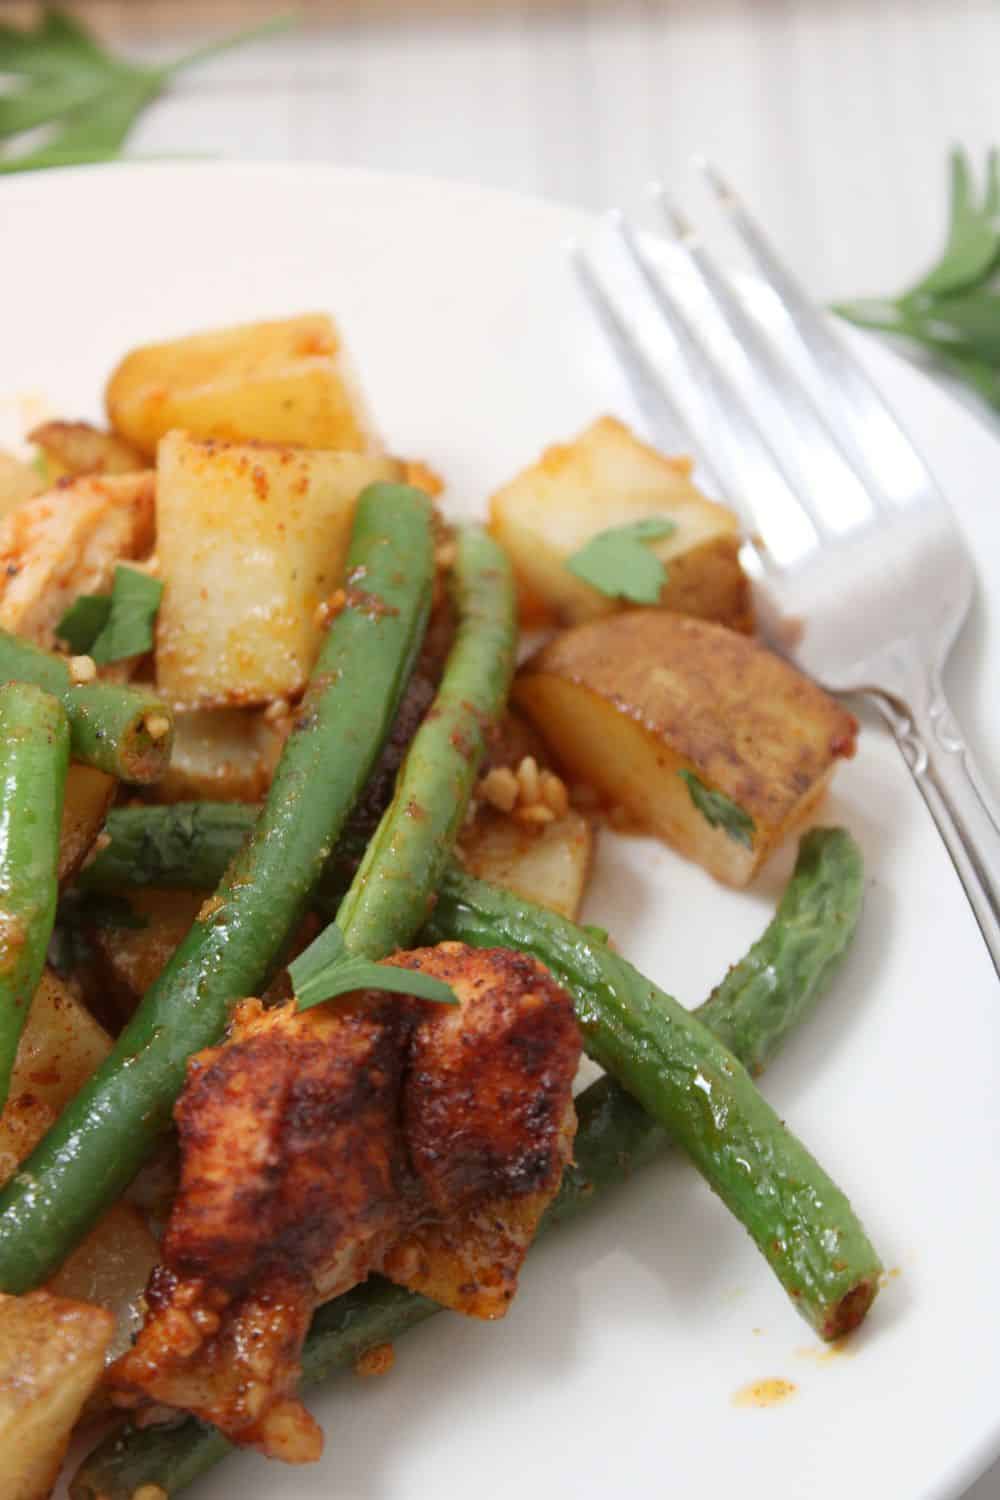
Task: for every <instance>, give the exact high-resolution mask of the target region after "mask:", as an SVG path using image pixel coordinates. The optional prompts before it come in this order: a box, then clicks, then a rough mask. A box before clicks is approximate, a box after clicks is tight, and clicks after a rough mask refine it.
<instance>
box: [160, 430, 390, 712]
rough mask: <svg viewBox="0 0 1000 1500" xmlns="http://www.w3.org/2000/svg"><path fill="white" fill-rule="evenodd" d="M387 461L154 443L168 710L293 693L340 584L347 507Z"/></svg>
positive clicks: (383, 474) (382, 474)
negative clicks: (323, 611)
mask: <svg viewBox="0 0 1000 1500" xmlns="http://www.w3.org/2000/svg"><path fill="white" fill-rule="evenodd" d="M398 473H399V468H398V465H397V464H395V463H394V462H393V460H391V459H387V458H373V457H366V456H364V455H362V454H357V453H323V452H319V451H316V452H308V451H306V450H305V449H302V448H284V447H268V446H256V445H248V444H239V443H217V442H213V441H201V440H200V439H195V438H192V437H191V436H190V435H189V434H187V433H183V432H171V433H169V434H168V436H167V437H165V438H164V439H163V442H162V443H161V444H160V449H159V459H158V478H157V497H156V517H157V555H158V557H159V560H160V577H161V578H162V579H163V582H164V584H165V585H166V587H165V590H164V594H163V600H162V602H161V605H160V611H159V615H158V617H157V634H156V677H157V686H158V687H159V690H160V692H161V693H163V694H164V696H165V697H166V698H168V699H169V700H170V702H171V703H173V704H174V706H175V707H177V708H221V707H224V706H226V705H228V706H230V707H246V706H249V705H252V704H255V703H267V702H269V701H271V700H274V699H278V698H287V697H289V696H291V695H294V694H295V693H298V692H299V691H300V690H301V689H302V687H303V686H304V684H305V681H306V678H307V676H308V674H309V670H310V668H311V667H312V664H313V661H314V659H315V656H316V653H317V651H318V649H319V643H320V639H321V637H322V634H323V624H322V621H321V620H320V618H318V606H319V605H320V604H321V603H323V602H324V601H325V600H327V599H328V598H329V597H330V596H331V595H332V594H333V592H334V590H335V589H336V587H337V586H338V585H339V584H340V583H341V581H342V573H343V564H344V558H345V556H346V553H347V544H348V541H349V538H350V530H351V523H352V521H353V518H354V506H355V502H356V500H357V497H358V495H359V494H360V492H361V491H362V490H363V489H364V488H365V486H366V485H369V484H372V483H373V482H374V481H376V480H380V479H395V478H396V477H397V476H398Z"/></svg>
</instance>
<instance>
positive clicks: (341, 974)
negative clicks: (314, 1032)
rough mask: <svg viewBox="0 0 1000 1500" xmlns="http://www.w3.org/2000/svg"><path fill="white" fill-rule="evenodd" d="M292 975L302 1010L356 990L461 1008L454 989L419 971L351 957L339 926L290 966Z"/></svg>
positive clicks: (317, 940)
mask: <svg viewBox="0 0 1000 1500" xmlns="http://www.w3.org/2000/svg"><path fill="white" fill-rule="evenodd" d="M288 974H289V977H290V979H291V981H292V989H293V990H294V991H295V999H296V1002H297V1004H298V1008H299V1010H308V1009H309V1008H310V1006H313V1005H321V1004H322V1003H323V1001H324V1000H334V999H336V998H337V996H338V995H349V994H352V993H353V992H354V991H355V990H387V991H389V992H390V993H391V994H394V995H415V996H416V998H417V999H418V1000H435V1001H437V1002H438V1004H439V1005H457V1004H458V999H457V997H456V995H455V992H454V990H453V989H452V988H451V986H450V985H447V984H445V983H443V981H442V980H440V979H434V978H432V976H431V975H430V974H421V973H420V971H419V969H396V968H392V967H391V966H387V965H386V964H379V963H372V962H370V960H368V959H366V958H351V957H348V954H347V948H346V945H345V943H344V937H343V933H342V932H341V931H340V928H339V927H338V926H337V925H336V923H335V922H331V923H330V925H329V927H327V928H325V929H324V930H323V932H321V933H320V935H319V937H318V938H316V940H315V942H312V943H310V944H309V947H308V948H306V949H305V951H304V952H302V953H300V954H299V956H298V958H297V959H295V961H294V962H293V963H290V964H289V965H288Z"/></svg>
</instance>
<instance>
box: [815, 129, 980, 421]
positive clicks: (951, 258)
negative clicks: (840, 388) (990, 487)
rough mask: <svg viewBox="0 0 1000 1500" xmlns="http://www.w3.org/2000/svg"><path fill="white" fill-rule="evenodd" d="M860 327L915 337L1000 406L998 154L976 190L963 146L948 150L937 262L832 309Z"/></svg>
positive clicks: (940, 362) (951, 370)
mask: <svg viewBox="0 0 1000 1500" xmlns="http://www.w3.org/2000/svg"><path fill="white" fill-rule="evenodd" d="M834 310H835V311H836V312H838V313H840V315H841V317H843V318H847V319H848V320H849V321H850V322H852V323H856V324H858V325H859V327H862V328H871V329H874V330H876V331H877V332H880V333H888V334H892V335H895V336H900V337H902V338H904V339H910V340H912V341H913V342H914V343H915V344H918V345H920V347H921V348H922V349H924V350H926V351H927V352H929V353H930V354H931V355H933V357H934V358H935V359H936V360H937V361H938V362H939V364H940V365H941V366H942V368H943V369H945V370H947V371H949V372H950V373H951V374H952V375H955V376H956V377H957V378H958V379H959V380H963V381H965V382H966V384H967V385H970V386H971V387H972V388H973V389H974V390H976V391H978V393H979V395H980V396H981V397H982V398H983V399H984V400H986V401H988V402H990V403H991V405H993V406H995V407H1000V155H998V153H997V151H996V150H995V149H994V150H992V151H990V153H989V155H988V156H987V158H986V172H985V178H984V183H983V187H982V190H981V191H977V189H976V184H975V181H974V178H973V174H972V170H971V168H970V166H969V160H968V157H967V156H966V154H965V152H964V151H953V152H952V155H951V204H950V210H949V222H948V233H947V239H946V242H945V246H944V249H943V251H942V252H941V255H940V257H939V259H938V261H937V263H936V264H935V265H934V266H933V267H932V268H931V269H930V271H928V272H927V274H926V275H924V276H922V277H921V279H920V280H919V281H918V282H917V283H916V284H915V285H914V286H912V287H910V288H909V289H908V290H907V291H904V292H900V293H899V295H898V296H896V297H883V298H877V299H876V298H869V299H868V300H865V301H858V302H844V303H841V304H840V305H839V306H837V307H836V308H835V309H834Z"/></svg>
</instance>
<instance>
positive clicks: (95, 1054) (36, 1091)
mask: <svg viewBox="0 0 1000 1500" xmlns="http://www.w3.org/2000/svg"><path fill="white" fill-rule="evenodd" d="M110 1051H111V1038H110V1037H109V1036H108V1034H107V1032H106V1031H105V1030H104V1028H103V1027H102V1026H99V1025H98V1024H97V1022H96V1021H95V1020H94V1018H93V1016H92V1015H91V1014H90V1012H89V1011H88V1010H86V1009H85V1008H84V1006H82V1005H81V1004H80V1002H79V1000H77V998H76V997H75V995H74V994H73V993H72V991H71V990H69V989H67V987H66V986H65V985H64V984H63V982H62V980H61V979H60V978H59V977H58V975H56V974H55V973H53V971H52V970H51V969H46V970H45V972H44V973H43V975H42V982H41V984H40V985H39V986H38V989H37V990H36V991H35V997H34V999H33V1000H32V1002H31V1009H30V1010H29V1011H28V1019H27V1021H26V1022H25V1025H24V1031H23V1032H22V1033H21V1041H20V1044H19V1046H18V1049H17V1058H16V1060H15V1063H14V1070H13V1073H12V1075H11V1081H10V1092H9V1094H8V1096H7V1103H6V1104H5V1105H4V1108H3V1113H2V1114H0V1182H6V1180H7V1178H8V1177H9V1176H10V1175H11V1173H12V1172H13V1171H14V1170H15V1168H16V1167H17V1165H18V1163H19V1162H21V1161H23V1159H24V1157H26V1156H27V1155H28V1153H29V1152H30V1151H32V1150H34V1148H35V1146H37V1144H38V1142H39V1141H40V1140H41V1138H42V1136H43V1135H44V1134H45V1132H46V1131H47V1130H48V1128H49V1126H50V1125H51V1124H52V1123H53V1122H54V1120H55V1119H56V1116H57V1115H58V1114H59V1113H60V1111H61V1110H62V1109H63V1107H64V1106H65V1105H66V1104H68V1103H69V1101H70V1099H72V1097H73V1095H74V1094H75V1093H76V1092H77V1090H78V1089H79V1088H80V1087H81V1086H82V1085H83V1083H84V1082H85V1081H86V1079H88V1078H89V1077H90V1075H91V1073H92V1072H93V1071H94V1069H95V1068H96V1067H97V1066H98V1064H99V1063H102V1062H103V1061H104V1059H105V1058H106V1057H107V1055H108V1053H109V1052H110Z"/></svg>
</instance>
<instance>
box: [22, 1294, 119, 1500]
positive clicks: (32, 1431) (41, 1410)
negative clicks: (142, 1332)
mask: <svg viewBox="0 0 1000 1500" xmlns="http://www.w3.org/2000/svg"><path fill="white" fill-rule="evenodd" d="M113 1331H114V1319H113V1318H112V1316H111V1314H110V1313H109V1312H106V1311H105V1310H104V1309H103V1308H100V1307H91V1306H89V1305H88V1304H87V1303H85V1302H70V1301H68V1300H67V1299H66V1298H65V1297H54V1296H53V1295H52V1294H51V1293H50V1292H29V1293H28V1294H27V1295H26V1296H24V1297H0V1494H2V1495H3V1497H4V1500H47V1496H48V1495H49V1493H50V1491H51V1488H52V1486H53V1485H54V1484H55V1481H56V1477H57V1475H58V1473H59V1468H60V1465H61V1464H62V1461H63V1457H64V1456H65V1453H66V1447H67V1444H68V1443H69V1436H70V1432H71V1431H72V1428H73V1424H74V1423H75V1422H76V1419H77V1417H78V1416H79V1415H80V1410H81V1408H82V1406H83V1404H84V1402H85V1401H86V1399H87V1397H88V1396H89V1395H90V1393H91V1391H92V1390H93V1389H94V1387H95V1386H96V1385H97V1382H98V1381H99V1380H100V1378H101V1372H102V1370H103V1369H104V1355H105V1352H106V1350H107V1348H108V1345H109V1343H110V1342H111V1336H112V1333H113Z"/></svg>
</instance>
